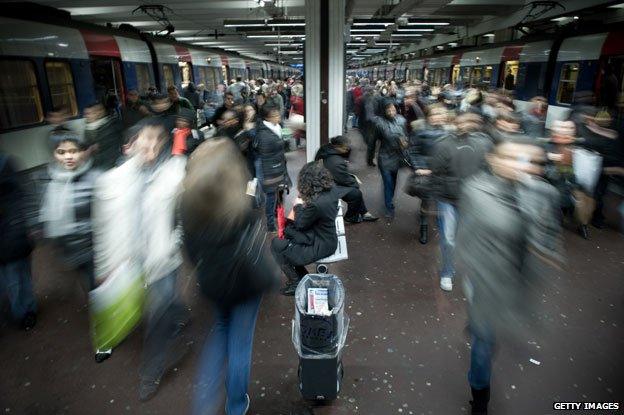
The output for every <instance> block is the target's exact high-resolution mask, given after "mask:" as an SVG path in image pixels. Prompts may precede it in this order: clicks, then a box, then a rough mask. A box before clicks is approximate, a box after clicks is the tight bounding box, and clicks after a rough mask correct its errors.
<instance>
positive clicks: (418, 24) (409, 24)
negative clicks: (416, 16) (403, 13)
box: [407, 21, 450, 26]
mask: <svg viewBox="0 0 624 415" xmlns="http://www.w3.org/2000/svg"><path fill="white" fill-rule="evenodd" d="M449 24H450V23H449V22H410V21H408V22H407V25H408V26H448V25H449Z"/></svg>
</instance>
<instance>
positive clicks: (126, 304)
mask: <svg viewBox="0 0 624 415" xmlns="http://www.w3.org/2000/svg"><path fill="white" fill-rule="evenodd" d="M144 303H145V286H144V283H143V275H142V272H141V268H140V267H139V266H138V265H137V264H135V263H133V262H131V261H126V262H124V263H123V264H121V265H120V266H119V267H117V269H115V270H114V271H113V272H112V273H111V274H110V275H109V276H108V278H106V280H105V281H104V282H103V283H102V284H101V285H100V286H98V287H97V288H95V289H94V290H92V291H91V292H90V293H89V314H90V316H91V335H92V339H93V347H94V349H95V350H96V351H97V350H107V349H112V348H114V347H115V346H117V345H118V344H119V343H121V342H122V341H123V340H124V339H125V338H126V337H127V336H128V335H129V334H130V333H131V332H132V330H134V328H135V327H136V326H137V325H138V323H139V322H140V321H141V316H142V314H143V305H144Z"/></svg>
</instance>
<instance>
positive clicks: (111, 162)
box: [84, 116, 123, 170]
mask: <svg viewBox="0 0 624 415" xmlns="http://www.w3.org/2000/svg"><path fill="white" fill-rule="evenodd" d="M122 129H123V126H122V124H121V120H120V119H119V118H118V117H115V116H109V117H108V120H106V122H104V123H103V124H102V125H100V126H99V127H98V128H97V129H93V130H90V129H88V128H87V129H85V133H84V134H85V135H84V137H85V142H86V143H87V145H88V146H92V145H94V144H97V146H98V149H97V151H96V152H95V153H94V155H93V156H92V158H93V167H94V168H100V169H104V170H107V169H111V168H113V167H115V162H116V161H117V159H118V158H119V157H120V156H121V146H122V145H123V135H122Z"/></svg>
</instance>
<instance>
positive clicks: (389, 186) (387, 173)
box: [379, 166, 399, 215]
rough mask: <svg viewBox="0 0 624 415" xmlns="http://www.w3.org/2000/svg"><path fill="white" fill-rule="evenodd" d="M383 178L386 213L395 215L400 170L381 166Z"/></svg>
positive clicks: (380, 170)
mask: <svg viewBox="0 0 624 415" xmlns="http://www.w3.org/2000/svg"><path fill="white" fill-rule="evenodd" d="M379 172H380V173H381V180H382V181H383V190H384V204H385V205H386V213H388V214H391V215H394V203H393V199H394V190H395V189H396V182H397V175H398V174H399V171H398V170H386V169H383V168H381V166H380V167H379Z"/></svg>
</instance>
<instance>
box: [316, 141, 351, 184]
mask: <svg viewBox="0 0 624 415" xmlns="http://www.w3.org/2000/svg"><path fill="white" fill-rule="evenodd" d="M349 153H350V149H348V148H341V147H338V146H334V145H332V144H325V145H324V146H322V147H321V148H319V150H318V152H317V153H316V157H315V158H314V159H315V160H323V166H325V168H326V169H327V170H329V172H330V173H331V175H332V177H333V178H334V183H336V185H338V186H345V187H355V188H358V189H359V188H360V185H359V184H358V182H357V180H355V177H354V176H353V175H352V174H351V173H349V167H348V164H347V160H348V158H349Z"/></svg>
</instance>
